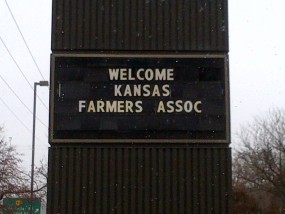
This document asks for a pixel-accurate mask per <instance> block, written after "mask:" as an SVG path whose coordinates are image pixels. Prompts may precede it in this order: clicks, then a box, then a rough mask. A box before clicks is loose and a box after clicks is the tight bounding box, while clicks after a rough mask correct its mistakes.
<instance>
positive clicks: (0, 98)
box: [0, 97, 32, 132]
mask: <svg viewBox="0 0 285 214" xmlns="http://www.w3.org/2000/svg"><path fill="white" fill-rule="evenodd" d="M0 100H1V102H2V103H3V104H4V105H5V106H6V108H7V109H8V110H9V111H10V112H11V113H12V114H13V115H14V117H15V118H16V119H17V120H18V121H19V122H20V123H21V124H22V125H23V126H24V127H25V128H26V129H27V131H29V132H31V131H32V130H31V129H29V128H28V127H27V126H26V125H25V123H24V122H23V121H22V120H20V118H19V117H18V116H17V115H16V114H15V113H14V112H13V111H12V109H11V108H10V107H9V106H8V105H7V103H5V102H4V100H3V99H2V98H1V97H0Z"/></svg>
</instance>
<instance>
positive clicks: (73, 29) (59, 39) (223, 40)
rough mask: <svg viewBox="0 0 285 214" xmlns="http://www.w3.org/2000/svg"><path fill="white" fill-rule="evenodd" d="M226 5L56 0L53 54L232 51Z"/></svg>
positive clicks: (180, 0) (215, 1)
mask: <svg viewBox="0 0 285 214" xmlns="http://www.w3.org/2000/svg"><path fill="white" fill-rule="evenodd" d="M227 20H228V14H227V0H53V24H52V50H53V51H60V50H72V51H76V50H77V51H80V50H86V51H91V50H136V51H137V50H145V51H146V50H147V51H151V50H155V51H158V50H161V51H165V50H168V51H173V50H175V51H177V50H179V51H214V52H217V51H224V52H227V51H228V21H227Z"/></svg>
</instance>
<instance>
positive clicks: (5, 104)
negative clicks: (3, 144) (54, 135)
mask: <svg viewBox="0 0 285 214" xmlns="http://www.w3.org/2000/svg"><path fill="white" fill-rule="evenodd" d="M0 101H1V102H2V103H3V104H4V106H5V107H6V108H7V109H8V110H9V111H10V112H11V113H12V114H13V115H14V117H15V118H16V119H17V120H18V121H19V122H20V123H21V124H22V125H23V126H24V127H25V128H26V130H27V131H28V132H30V133H32V130H31V129H29V128H28V127H27V126H26V125H25V123H24V122H23V121H22V120H21V119H20V118H19V117H18V116H17V115H16V114H15V112H13V110H12V109H11V108H10V107H9V105H7V103H5V101H4V100H3V99H2V98H1V97H0ZM36 139H37V140H38V141H40V142H41V143H42V144H43V145H44V146H47V145H46V144H45V143H43V142H42V141H41V139H39V138H38V137H37V136H36Z"/></svg>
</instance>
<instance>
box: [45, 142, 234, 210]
mask: <svg viewBox="0 0 285 214" xmlns="http://www.w3.org/2000/svg"><path fill="white" fill-rule="evenodd" d="M230 153H231V152H230V149H229V148H223V147H221V148H199V147H196V148H194V147H192V148H191V147H188V146H184V147H183V146H178V147H171V148H170V147H162V146H156V147H155V146H153V147H150V146H147V147H143V146H142V147H139V146H136V147H99V146H95V145H89V146H87V145H85V146H78V147H77V146H62V147H61V146H53V147H52V148H51V149H50V151H49V161H50V162H49V183H48V185H49V187H48V189H49V192H48V213H50V214H54V213H100V214H104V213H106V214H110V213H146V214H149V213H166V214H167V213H169V214H173V213H193V214H194V213H199V214H203V213H231V203H230V195H231V194H230V191H231V154H230Z"/></svg>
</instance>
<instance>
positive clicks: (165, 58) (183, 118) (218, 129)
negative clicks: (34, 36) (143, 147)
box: [50, 54, 228, 142]
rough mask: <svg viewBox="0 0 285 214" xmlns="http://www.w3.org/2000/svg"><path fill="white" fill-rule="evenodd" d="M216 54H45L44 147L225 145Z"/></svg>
mask: <svg viewBox="0 0 285 214" xmlns="http://www.w3.org/2000/svg"><path fill="white" fill-rule="evenodd" d="M226 68H227V61H226V58H225V56H224V55H218V56H216V55H215V56H211V55H206V56H197V55H194V56H193V55H190V56H187V55H186V56H185V55H174V56H172V55H152V56H148V55H71V54H66V55H59V54H57V55H53V56H52V114H51V127H52V128H51V133H50V134H51V142H56V141H62V142H63V140H65V141H66V139H69V140H71V141H75V142H76V141H77V142H84V141H88V142H93V141H94V142H160V141H162V142H166V141H169V142H191V141H193V142H199V141H201V142H207V141H209V142H210V141H211V142H214V141H219V142H226V141H227V139H228V101H227V96H228V90H227V89H228V86H227V69H226Z"/></svg>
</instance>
